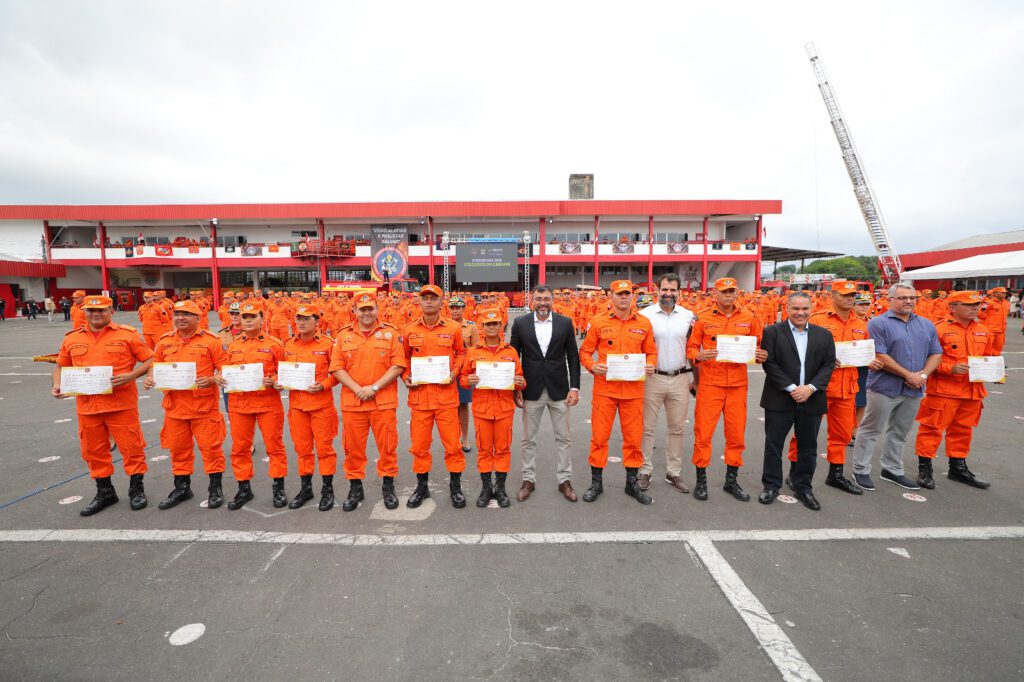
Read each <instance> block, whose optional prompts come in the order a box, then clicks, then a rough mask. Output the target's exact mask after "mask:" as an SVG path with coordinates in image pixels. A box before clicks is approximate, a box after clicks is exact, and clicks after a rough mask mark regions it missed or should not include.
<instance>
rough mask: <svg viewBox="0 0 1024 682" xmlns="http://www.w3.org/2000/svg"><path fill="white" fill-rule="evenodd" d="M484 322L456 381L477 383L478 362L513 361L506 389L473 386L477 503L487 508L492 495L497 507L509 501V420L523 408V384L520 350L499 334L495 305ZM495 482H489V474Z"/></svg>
mask: <svg viewBox="0 0 1024 682" xmlns="http://www.w3.org/2000/svg"><path fill="white" fill-rule="evenodd" d="M479 319H481V320H482V322H483V325H482V326H483V330H484V339H483V343H482V344H481V345H480V346H477V347H474V348H470V349H469V351H467V353H466V361H465V362H464V363H463V365H462V371H461V373H460V381H459V383H460V384H461V385H462V386H465V387H469V388H473V387H475V386H476V385H477V384H479V383H480V377H479V375H477V368H478V367H479V365H480V364H481V363H488V362H511V363H514V364H515V375H514V380H513V385H512V386H509V387H508V389H507V390H505V389H495V388H476V389H475V391H474V393H475V394H476V395H475V397H476V400H474V401H473V429H474V430H475V431H476V463H477V469H478V471H479V472H480V480H481V482H482V484H483V485H482V486H481V489H480V496H479V497H478V498H477V500H476V506H478V507H486V506H487V503H488V502H490V500H491V497H494V499H495V500H497V502H498V506H499V507H507V506H509V505H510V504H511V500H509V497H508V493H507V492H506V491H505V480H506V479H507V478H508V469H509V466H510V465H511V463H512V420H513V418H514V417H515V412H516V407H517V406H519V407H522V405H523V397H522V394H521V393H520V391H521V390H522V389H523V388H524V387H525V386H526V379H524V378H523V367H522V365H521V364H520V362H519V353H517V352H516V350H515V348H513V347H512V346H510V345H509V344H507V343H505V340H504V337H503V336H502V326H501V324H502V315H501V311H500V310H499V309H497V308H493V309H491V310H486V311H484V312H483V315H482V316H481V317H480V318H479ZM492 472H493V473H494V482H493V485H492V482H491V473H492Z"/></svg>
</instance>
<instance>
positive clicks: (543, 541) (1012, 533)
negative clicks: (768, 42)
mask: <svg viewBox="0 0 1024 682" xmlns="http://www.w3.org/2000/svg"><path fill="white" fill-rule="evenodd" d="M243 508H244V509H247V510H248V509H249V507H243ZM252 511H253V512H254V513H257V514H260V515H261V516H265V517H268V518H269V517H271V516H278V515H280V514H287V513H290V512H289V511H288V510H285V511H283V512H277V513H276V514H265V513H263V512H260V511H259V510H255V509H254V510H252ZM391 518H393V517H391ZM389 520H390V519H389ZM1002 539H1011V540H1012V539H1024V525H1022V526H950V527H943V526H932V527H924V528H804V529H793V530H782V529H779V530H709V531H686V530H681V531H670V530H667V531H618V532H580V533H571V532H565V533H475V534H474V533H465V534H443V535H442V534H438V535H428V534H424V535H415V534H406V535H371V534H364V535H351V534H345V533H290V532H276V531H263V530H199V529H192V530H187V529H180V530H157V529H112V528H84V529H66V530H56V529H53V528H40V529H35V530H0V542H199V543H215V544H216V543H220V544H273V545H279V544H288V545H345V546H354V547H383V546H399V547H436V546H465V545H599V544H655V543H670V542H675V543H678V542H694V541H697V540H710V541H711V542H802V541H833V540H1002Z"/></svg>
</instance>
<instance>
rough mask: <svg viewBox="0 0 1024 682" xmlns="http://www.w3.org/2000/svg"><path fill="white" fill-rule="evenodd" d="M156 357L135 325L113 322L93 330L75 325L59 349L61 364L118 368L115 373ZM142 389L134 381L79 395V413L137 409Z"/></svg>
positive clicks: (123, 372)
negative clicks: (105, 390)
mask: <svg viewBox="0 0 1024 682" xmlns="http://www.w3.org/2000/svg"><path fill="white" fill-rule="evenodd" d="M151 357H153V351H151V350H150V349H149V347H148V346H147V345H146V344H144V343H143V342H142V339H141V338H140V337H139V335H138V332H136V330H135V328H134V327H129V326H127V325H120V324H115V323H114V322H111V323H110V324H109V325H107V326H106V327H104V328H103V329H102V330H100V332H99V334H93V333H92V332H91V331H90V330H89V328H88V327H82V328H80V329H74V330H72V331H70V332H68V333H67V334H65V335H64V342H63V343H61V345H60V350H59V351H58V352H57V365H58V366H60V367H106V366H110V367H113V368H114V376H117V375H119V374H127V373H129V372H131V371H132V370H133V369H135V365H136V363H138V362H145V361H146V360H149V359H150V358H151ZM138 404H139V389H138V387H137V386H136V385H135V382H134V381H130V382H128V383H127V384H124V385H122V386H116V387H114V391H113V393H108V394H106V395H80V396H78V397H77V398H76V399H75V406H76V410H77V412H78V414H101V413H103V412H117V411H119V410H132V409H136V408H137V407H138Z"/></svg>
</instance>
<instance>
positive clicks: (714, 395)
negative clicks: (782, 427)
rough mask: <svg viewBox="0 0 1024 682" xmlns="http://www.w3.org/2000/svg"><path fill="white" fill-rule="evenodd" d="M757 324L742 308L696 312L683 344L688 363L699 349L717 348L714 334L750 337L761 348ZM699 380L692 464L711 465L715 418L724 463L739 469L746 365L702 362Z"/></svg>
mask: <svg viewBox="0 0 1024 682" xmlns="http://www.w3.org/2000/svg"><path fill="white" fill-rule="evenodd" d="M761 330H762V326H761V321H760V320H758V319H757V317H755V316H754V314H753V313H752V312H750V311H749V310H747V309H746V308H740V307H739V306H736V307H734V308H733V311H732V314H731V315H726V314H725V313H724V312H722V310H721V309H720V308H719V307H718V306H717V305H715V304H712V305H711V307H709V308H705V309H703V310H701V311H700V312H699V313H697V319H696V321H695V322H694V323H693V329H692V330H691V332H690V340H689V341H688V342H687V345H686V355H687V357H688V358H689V360H690V362H692V363H696V362H697V354H698V353H700V351H701V349H702V348H703V349H713V348H717V347H718V342H717V339H718V335H719V334H728V335H737V336H754V337H756V338H757V345H758V346H760V345H761ZM699 368H700V380H699V382H698V384H697V401H696V405H695V406H694V418H693V422H694V423H693V464H694V465H695V466H697V467H699V468H701V469H706V468H707V466H708V465H709V464H710V463H711V436H712V435H713V434H714V432H715V427H716V426H718V419H719V418H720V417H722V416H723V415H724V417H725V463H726V465H728V466H735V467H740V466H743V450H744V449H745V447H746V443H745V440H744V431H745V429H746V426H747V366H746V365H740V364H736V363H728V362H718V361H716V360H706V361H704V362H701V363H699Z"/></svg>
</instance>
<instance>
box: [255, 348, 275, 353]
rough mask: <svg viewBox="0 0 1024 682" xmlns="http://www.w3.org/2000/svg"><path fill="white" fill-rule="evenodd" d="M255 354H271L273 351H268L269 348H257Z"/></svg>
mask: <svg viewBox="0 0 1024 682" xmlns="http://www.w3.org/2000/svg"><path fill="white" fill-rule="evenodd" d="M256 352H257V353H272V352H273V351H272V350H270V349H269V348H257V349H256Z"/></svg>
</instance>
